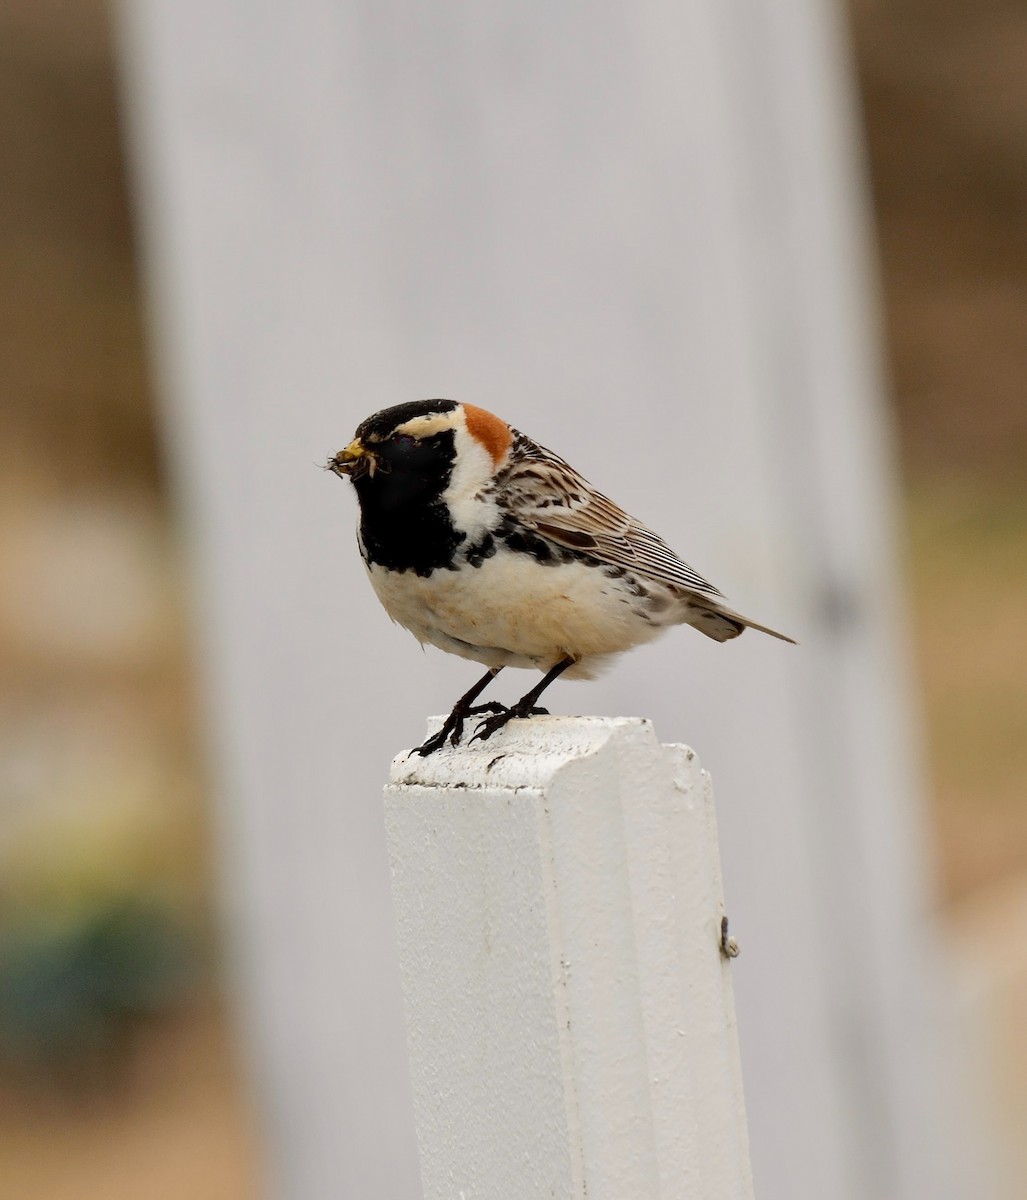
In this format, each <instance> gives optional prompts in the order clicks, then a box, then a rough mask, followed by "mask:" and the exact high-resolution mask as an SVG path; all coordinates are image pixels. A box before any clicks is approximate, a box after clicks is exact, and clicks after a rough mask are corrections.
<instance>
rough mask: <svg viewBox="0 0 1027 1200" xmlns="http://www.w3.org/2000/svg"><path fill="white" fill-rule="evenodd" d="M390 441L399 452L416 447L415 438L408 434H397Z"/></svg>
mask: <svg viewBox="0 0 1027 1200" xmlns="http://www.w3.org/2000/svg"><path fill="white" fill-rule="evenodd" d="M391 441H392V444H393V445H394V446H397V447H398V448H399V449H400V450H412V449H413V448H414V447H415V446H416V445H417V438H415V437H413V436H412V435H411V434H409V433H397V434H395V435H393V437H392V439H391Z"/></svg>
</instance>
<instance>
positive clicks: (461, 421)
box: [326, 400, 513, 508]
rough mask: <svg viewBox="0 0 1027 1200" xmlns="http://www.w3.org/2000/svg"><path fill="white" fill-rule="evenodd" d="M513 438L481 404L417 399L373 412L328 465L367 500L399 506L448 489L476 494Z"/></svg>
mask: <svg viewBox="0 0 1027 1200" xmlns="http://www.w3.org/2000/svg"><path fill="white" fill-rule="evenodd" d="M512 440H513V435H512V433H511V431H510V427H509V426H508V425H507V424H506V422H505V421H501V420H500V419H499V418H498V417H494V416H493V415H492V414H491V413H488V412H486V411H485V410H484V409H482V408H476V407H475V406H474V405H472V404H458V403H456V401H454V400H418V401H414V402H413V403H411V404H398V405H396V406H395V407H394V408H385V409H382V411H381V412H377V413H375V414H374V416H371V417H368V418H367V420H366V421H363V422H362V423H361V424H360V425H359V426H358V427H357V431H356V434H355V436H354V438H353V441H351V442H350V444H349V445H348V446H347V447H346V448H345V449H344V450H340V451H339V452H338V454H336V455H334V456H333V457H332V458H330V459H329V460H328V463H327V464H326V465H327V468H328V470H330V471H333V472H334V473H335V474H336V475H339V476H340V477H341V476H348V477H349V479H350V480H351V482H352V483H353V486H354V487H355V488H356V489H357V495H358V496H359V498H360V501H361V503H362V504H363V503H365V501H368V500H372V501H373V502H374V503H375V504H376V505H384V506H386V507H389V508H398V507H402V506H403V505H405V504H407V503H410V502H415V501H417V502H425V501H430V500H432V499H434V498H435V497H438V496H441V495H442V493H443V492H447V491H448V492H450V493H452V494H455V495H469V494H471V493H472V492H476V491H477V490H478V489H480V488H481V487H482V486H483V485H484V484H485V483H487V482H488V480H489V479H491V478H492V476H494V475H495V473H496V471H497V470H498V468H499V467H500V466H501V465H502V463H503V462H504V461H505V460H506V458H507V455H508V454H509V451H510V445H511V443H512Z"/></svg>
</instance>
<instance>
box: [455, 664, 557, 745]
mask: <svg viewBox="0 0 1027 1200" xmlns="http://www.w3.org/2000/svg"><path fill="white" fill-rule="evenodd" d="M576 661H577V660H576V659H573V658H562V659H560V661H559V662H558V663H557V664H556V666H555V667H552V668H551V669H550V670H549V671H547V672H546V674H545V675H543V677H542V678H541V679H540V680H539V682H538V683H537V684H536V685H535V686H534V687H533V688H532V689H531V691H530V692H525V694H524V695H523V696H522V697H521V698H520V700H518V701H517V703H516V704H511V705H510V707H509V708H508V709H506V710H505V711H503V712H498V713H495V714H494V715H493V716H491V717H486V718H485V720H484V721H482V722H481V724H480V725H479V726H478V728H477V729H476V730H475V731H474V737H472V738H471V741H472V742H474V741H477V740H478V739H481V741H483V742H484V741H485V740H486V738H490V737H491V736H492V735H493V734H494V733H495V732H496V730H497V729H502V728H503V726H504V725H506V724H507V722H509V721H512V720H513V719H514V717H530V716H532V715H534V714H535V713H542V714H544V713H546V711H547V710H546V709H544V708H536V707H535V701H536V700H537V699H538V698H539V696H541V695H542V693H543V692H544V691H545V690H546V688H547V687H549V685H550V684H551V683H552V682H553V680H554V679H556V678H557V677H558V676H560V675H562V674H563V673H564V671H566V670H567V668H568V667H572V666H573V665H574V663H575V662H576Z"/></svg>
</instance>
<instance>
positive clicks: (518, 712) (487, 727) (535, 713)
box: [471, 701, 549, 742]
mask: <svg viewBox="0 0 1027 1200" xmlns="http://www.w3.org/2000/svg"><path fill="white" fill-rule="evenodd" d="M548 716H549V709H548V708H538V707H537V706H536V705H529V704H522V703H521V702H520V701H518V702H517V703H516V704H511V705H510V707H509V708H507V709H504V710H503V711H502V712H497V713H495V714H494V715H493V716H491V717H486V718H485V720H484V721H481V722H480V723H479V725H478V728H477V729H476V730H475V731H474V734H473V735H472V737H471V741H472V742H479V741H480V742H484V741H487V740H488V739H489V738H490V737H491V736H492V735H493V734H494V733H495V732H496V731H497V730H499V729H502V728H503V726H504V725H508V724H509V723H510V722H511V721H512V720H513V719H514V717H548Z"/></svg>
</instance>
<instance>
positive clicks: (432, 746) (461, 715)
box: [414, 667, 506, 758]
mask: <svg viewBox="0 0 1027 1200" xmlns="http://www.w3.org/2000/svg"><path fill="white" fill-rule="evenodd" d="M502 669H503V668H502V667H490V668H489V670H488V672H487V673H486V674H485V675H484V676H483V677H482V678H481V679H479V680H478V682H477V683H476V684H475V685H474V687H472V688H471V689H470V691H468V692H465V693H464V695H462V696H461V697H460V699H459V700H458V701H457V702H456V704H454V705H453V711H452V712H451V713H450V714H449V716H448V717H447V718H446V723H445V725H443V726H442V728H441V729H440V730H439V731H438V733H433V734H432V736H431V737H430V738H429V739H428V740H427V741H426V742H425V743H424V744H423V745H421V746H415V747H414V749H415V750H416V751H417V753H418V754H420V755H421V757H422V758H427V756H428V755H429V754H432V753H434V751H436V750H440V749H441V748H442V747H443V746H444V745H445V744H446V739H447V738H448V739H449V741H450V743H451V744H452V745H454V746H455V745H456V744H457V742H459V741H460V738H461V736H462V734H463V732H464V721H466V720H467V718H468V717H472V716H474V715H475V714H477V713H483V712H487V713H493V714H496V715H498V714H499V713H504V712H506V708H505V707H504V706H503V705H502V704H498V703H496V702H495V701H491V702H490V703H488V704H478V705H475V706H473V707H472V705H471V701H472V700H477V698H478V697H479V696H480V695H481V693H482V692H483V691H484V690H485V689H486V688H487V687H488V685H489V684H490V683H491V682H492V680H493V679H495V677H496V676H497V675H498V674H499V672H500V671H502Z"/></svg>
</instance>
